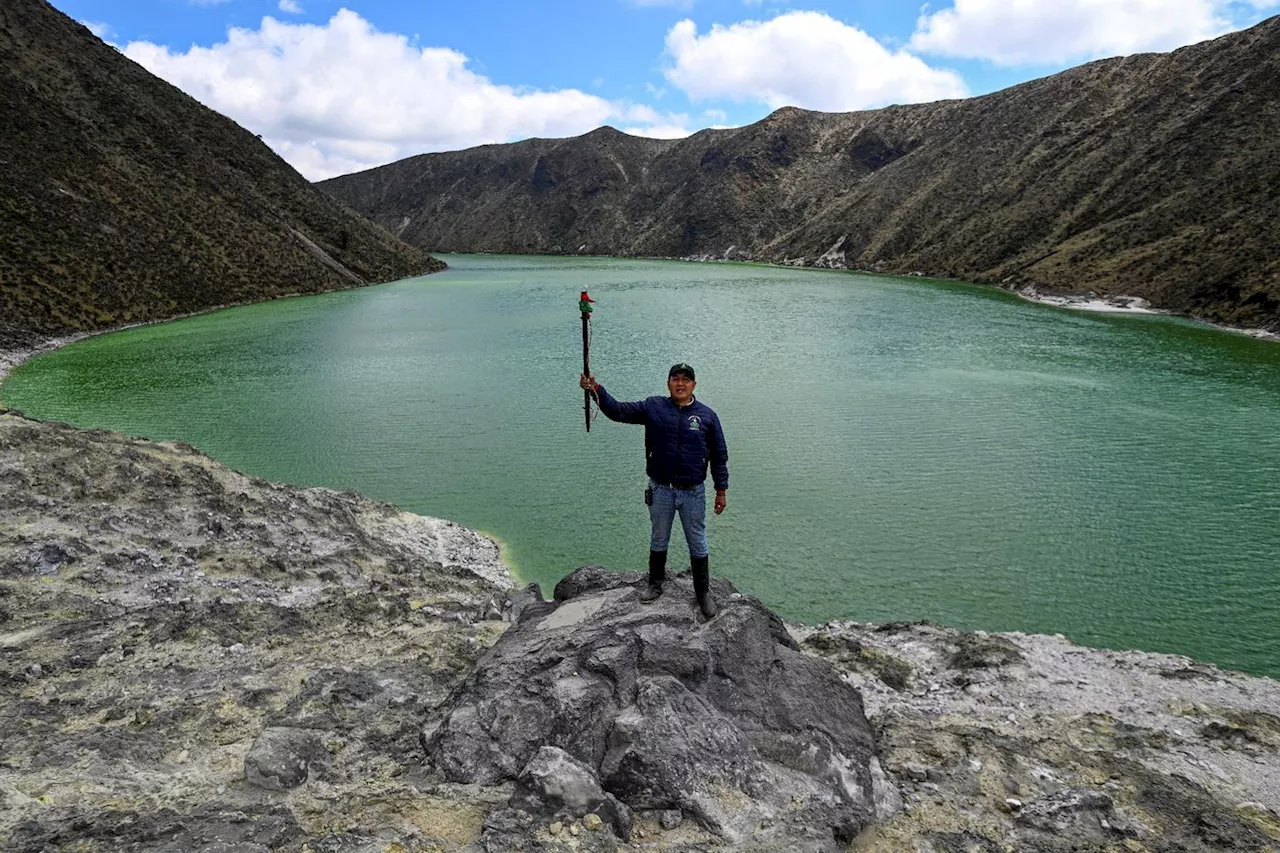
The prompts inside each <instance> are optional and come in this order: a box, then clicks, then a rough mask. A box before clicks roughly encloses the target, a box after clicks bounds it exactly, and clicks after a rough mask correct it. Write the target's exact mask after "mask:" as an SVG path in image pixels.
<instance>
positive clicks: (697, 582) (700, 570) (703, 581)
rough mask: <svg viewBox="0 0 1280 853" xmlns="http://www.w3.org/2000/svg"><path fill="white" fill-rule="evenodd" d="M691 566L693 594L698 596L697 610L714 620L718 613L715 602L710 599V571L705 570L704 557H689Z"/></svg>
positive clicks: (705, 561) (705, 562) (705, 560)
mask: <svg viewBox="0 0 1280 853" xmlns="http://www.w3.org/2000/svg"><path fill="white" fill-rule="evenodd" d="M689 561H690V563H691V564H692V565H693V592H694V594H695V595H697V596H698V609H699V610H701V611H702V615H703V616H705V617H707V618H708V619H714V618H715V616H716V614H717V613H719V612H720V608H718V607H716V600H715V599H714V598H712V597H711V570H710V569H709V568H707V558H706V557H690V558H689Z"/></svg>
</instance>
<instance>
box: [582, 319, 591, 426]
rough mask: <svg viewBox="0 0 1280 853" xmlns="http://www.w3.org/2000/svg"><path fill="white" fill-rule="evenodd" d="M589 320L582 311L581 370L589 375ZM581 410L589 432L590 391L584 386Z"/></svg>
mask: <svg viewBox="0 0 1280 853" xmlns="http://www.w3.org/2000/svg"><path fill="white" fill-rule="evenodd" d="M590 322H591V314H589V313H587V312H585V311H584V312H583V314H582V372H583V374H584V375H586V376H590V375H591V333H590V332H589V331H588V324H589V323H590ZM582 412H583V414H584V415H585V416H586V419H587V432H591V392H590V391H588V390H586V389H585V388H584V389H583V390H582Z"/></svg>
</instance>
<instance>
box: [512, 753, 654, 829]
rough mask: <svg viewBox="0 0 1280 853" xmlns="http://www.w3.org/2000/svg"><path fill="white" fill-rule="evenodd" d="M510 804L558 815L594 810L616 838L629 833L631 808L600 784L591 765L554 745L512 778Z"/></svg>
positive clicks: (573, 817)
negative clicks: (513, 780) (514, 781)
mask: <svg viewBox="0 0 1280 853" xmlns="http://www.w3.org/2000/svg"><path fill="white" fill-rule="evenodd" d="M511 805H512V806H513V807H515V808H520V809H524V810H525V811H529V812H533V813H535V814H537V813H539V812H541V813H543V814H548V815H551V816H553V817H555V818H558V819H568V820H576V819H578V818H581V817H584V816H585V815H588V814H596V815H599V816H600V819H601V820H603V821H604V822H605V823H606V824H609V825H610V826H612V827H613V831H614V832H615V833H616V834H617V835H618V837H619V838H623V839H627V838H630V837H631V810H630V809H628V808H627V807H626V806H625V805H623V804H622V803H621V802H619V801H618V799H617V798H616V797H614V796H613V794H610V793H608V792H607V791H605V790H604V789H603V788H602V787H600V779H599V777H598V776H597V775H596V772H595V771H594V770H593V769H591V768H590V767H588V766H586V765H585V764H583V763H582V762H580V761H578V760H576V759H574V758H573V756H571V755H569V753H567V752H565V751H564V750H563V749H560V748H558V747H554V746H544V747H543V748H542V749H540V750H538V754H537V755H535V756H534V757H533V760H532V761H530V762H529V764H528V765H527V766H526V767H525V768H524V770H523V771H522V772H521V773H520V776H519V777H518V778H517V779H516V790H515V793H514V794H512V796H511Z"/></svg>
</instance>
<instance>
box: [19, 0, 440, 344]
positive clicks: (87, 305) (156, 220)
mask: <svg viewBox="0 0 1280 853" xmlns="http://www.w3.org/2000/svg"><path fill="white" fill-rule="evenodd" d="M0 60H2V61H0V115H2V116H4V119H5V120H4V121H3V122H0V333H2V339H3V340H4V341H5V342H11V341H19V342H22V341H27V340H32V339H35V338H38V337H39V336H49V335H63V334H69V333H75V332H86V331H96V330H103V329H109V328H114V327H118V326H122V325H130V324H136V323H141V322H150V321H154V320H161V319H167V318H170V317H175V316H180V315H184V314H189V313H193V312H196V311H202V310H207V309H209V308H214V307H219V306H222V305H228V304H235V303H241V302H249V301H257V300H260V299H269V298H274V297H276V296H283V295H292V294H297V293H315V292H320V291H324V290H333V289H337V288H340V287H351V286H352V285H354V284H363V283H368V282H373V281H386V280H390V279H396V278H403V277H405V276H408V275H414V274H419V273H424V272H430V271H434V270H438V269H443V268H444V265H443V264H442V263H441V262H440V261H438V260H437V259H435V258H432V257H430V256H429V255H427V254H426V253H425V252H422V251H421V250H420V249H417V248H414V247H411V246H408V245H407V244H404V243H402V242H401V241H399V240H396V239H395V238H394V237H392V236H391V235H389V234H387V233H386V232H385V231H383V230H382V229H380V228H377V227H376V226H373V225H372V224H371V223H369V222H368V221H367V220H366V219H365V218H364V217H362V216H360V215H358V214H356V213H355V212H354V211H351V210H349V209H347V208H345V207H344V206H343V205H341V204H340V203H338V202H335V201H334V200H333V199H332V198H331V197H330V196H328V195H326V194H324V193H321V192H319V191H318V190H316V189H315V188H314V187H313V186H312V185H311V184H310V183H308V182H307V181H306V179H305V178H303V177H302V176H301V175H299V174H298V173H297V172H296V171H295V170H294V169H293V168H292V167H290V166H289V165H288V164H286V163H285V162H284V161H283V160H282V159H280V158H279V157H278V156H277V155H276V154H275V153H274V152H272V151H271V150H270V149H269V148H268V147H267V146H266V144H265V143H263V142H262V140H261V139H259V138H257V137H255V136H254V134H252V133H250V132H249V131H248V130H245V129H244V128H242V127H240V126H239V125H237V124H236V123H235V122H233V121H232V120H231V119H229V118H226V117H225V116H222V115H220V114H218V113H215V112H214V111H212V110H210V109H208V108H206V107H204V106H202V105H200V104H199V103H198V102H196V101H195V100H194V99H193V98H191V97H190V96H189V95H186V94H185V93H183V92H181V91H179V90H178V89H176V88H175V87H173V86H171V85H169V84H168V83H165V82H164V81H162V80H160V79H159V78H157V77H154V76H153V75H151V74H150V73H148V72H147V71H145V70H144V69H143V68H142V67H141V66H139V65H137V64H136V63H134V62H133V61H131V60H129V59H127V58H126V57H124V56H123V55H121V54H120V53H119V52H118V51H117V50H115V49H113V48H112V47H110V46H108V45H106V44H105V43H103V42H102V41H101V40H100V39H98V38H97V37H96V36H94V35H93V34H92V33H90V32H89V31H88V30H87V29H86V28H84V27H83V26H81V25H80V24H78V23H76V22H75V21H73V20H71V19H70V18H68V17H67V16H66V15H64V14H62V13H61V12H59V11H57V10H56V9H54V8H53V7H52V6H50V5H49V4H48V3H46V2H44V0H7V2H6V3H5V4H4V6H3V7H0Z"/></svg>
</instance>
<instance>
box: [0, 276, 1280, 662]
mask: <svg viewBox="0 0 1280 853" xmlns="http://www.w3.org/2000/svg"><path fill="white" fill-rule="evenodd" d="M446 259H447V260H448V261H449V263H450V264H451V266H452V269H451V270H450V271H448V272H446V273H443V274H440V275H435V276H430V277H426V278H417V279H409V280H405V281H399V282H394V283H391V284H385V285H379V286H376V287H370V288H363V289H358V290H351V291H343V292H340V293H332V294H325V295H321V296H314V297H307V298H298V299H285V300H278V301H275V302H270V303H263V304H258V305H251V306H245V307H240V308H233V309H228V310H225V311H219V312H216V313H212V314H207V315H203V316H199V317H194V318H190V319H186V320H181V321H177V322H173V323H168V324H163V325H157V326H150V327H144V328H138V329H132V330H129V331H126V332H120V333H117V334H111V335H105V336H102V337H97V338H92V339H88V340H84V341H81V342H79V343H77V344H74V345H72V346H69V347H66V348H64V349H62V350H59V351H57V352H55V353H52V354H50V355H48V356H45V357H42V358H39V359H37V360H35V361H32V362H30V363H28V364H27V365H25V366H23V367H21V368H19V369H18V370H17V371H16V372H15V373H14V374H13V375H12V376H11V377H10V379H9V380H8V381H7V382H6V383H5V385H4V389H3V390H4V400H5V402H6V403H7V404H8V405H10V406H12V407H14V408H18V409H22V410H24V411H25V412H26V413H27V414H28V415H30V416H33V417H39V418H45V419H56V420H63V421H68V422H70V423H74V424H78V425H82V426H95V427H107V428H110V429H114V430H121V431H124V432H128V433H132V434H136V435H143V436H148V437H151V438H156V439H180V440H183V441H188V442H190V443H192V444H194V445H196V446H197V447H199V448H200V449H201V450H203V451H205V452H207V453H209V454H210V455H212V456H215V457H217V458H218V459H220V460H222V461H224V462H226V463H227V464H228V465H230V466H232V467H233V468H236V469H238V470H241V471H244V472H246V473H250V474H254V475H258V476H261V477H265V478H268V479H271V480H282V481H287V482H290V483H297V484H303V485H324V486H330V487H334V488H341V489H346V488H354V489H359V490H360V491H362V492H364V493H365V494H367V495H369V496H370V497H373V498H377V499H380V500H385V501H389V502H391V503H394V504H397V505H399V506H401V507H404V508H406V509H409V510H412V511H413V512H418V513H423V514H427V515H435V516H442V517H446V518H451V519H454V520H456V521H458V522H460V523H462V524H464V525H467V526H469V527H473V528H476V529H478V530H482V531H484V532H486V533H489V534H490V535H492V536H494V537H495V538H497V539H499V540H500V541H501V542H502V544H503V548H504V556H505V559H506V561H507V563H508V565H510V566H511V568H512V569H513V571H514V572H515V573H516V574H517V576H518V578H519V579H520V580H521V581H537V582H539V583H540V584H542V587H543V590H544V593H546V594H548V595H549V594H550V589H551V587H552V586H553V585H554V583H555V581H556V580H557V579H559V578H560V577H561V576H563V575H564V574H566V573H568V572H569V571H571V570H572V569H573V568H575V567H577V566H579V565H583V564H588V563H598V564H601V565H605V566H608V567H610V568H614V569H630V570H640V569H643V568H644V566H645V561H646V555H647V548H648V539H647V536H648V519H647V516H646V514H645V508H644V505H643V496H642V492H643V489H644V483H645V480H644V474H643V467H644V466H643V435H642V432H643V431H642V429H641V428H640V427H635V426H628V425H624V424H616V423H613V422H610V421H608V420H606V419H605V418H604V417H603V416H601V417H599V418H597V419H596V421H595V422H594V423H593V425H592V429H591V431H590V433H587V432H586V431H585V429H584V425H583V411H582V392H581V390H580V389H579V388H578V385H577V378H578V373H579V371H580V370H581V366H582V354H581V326H580V323H579V320H578V312H577V295H578V292H579V291H580V290H582V289H584V288H589V289H590V291H591V295H592V297H593V298H595V299H596V301H597V303H598V304H597V307H596V314H595V320H594V321H593V323H592V325H593V327H594V338H593V344H592V366H593V368H594V372H595V373H596V375H597V377H598V378H599V379H600V381H601V382H602V383H603V384H605V386H606V387H608V388H609V390H610V391H611V392H612V393H613V394H614V395H615V396H617V397H618V398H619V399H624V400H634V399H639V398H641V397H645V396H649V395H652V394H659V393H664V392H665V377H666V371H667V368H668V367H669V366H670V365H671V363H672V362H675V361H687V362H690V363H691V364H693V365H694V366H695V367H696V368H697V371H698V397H699V399H701V400H702V401H703V402H705V403H707V404H708V405H710V406H711V407H712V408H714V409H715V410H716V411H717V412H718V413H719V415H720V417H721V420H722V421H723V423H724V427H725V433H726V435H727V438H728V442H729V454H730V459H729V468H730V474H731V488H730V503H729V508H728V510H727V511H726V512H725V514H724V515H722V516H719V517H713V518H712V520H711V522H710V525H709V527H710V539H711V567H712V572H713V573H714V574H718V575H723V576H726V577H728V578H730V579H731V580H732V581H733V582H734V583H735V584H736V585H737V586H738V588H739V589H740V590H742V591H744V592H746V593H749V594H752V595H756V596H759V597H760V598H762V599H763V600H764V601H765V602H767V603H768V604H769V605H770V606H772V607H774V608H775V609H776V610H777V611H778V612H779V613H780V614H782V615H783V616H784V617H785V618H787V619H790V620H794V621H800V622H808V623H817V622H822V621H825V620H827V619H837V618H838V619H855V620H859V621H870V622H884V621H899V620H920V619H928V620H932V621H934V622H940V623H943V624H948V625H954V626H958V627H962V628H971V629H976V628H982V629H987V630H1018V631H1035V632H1046V633H1063V634H1066V635H1067V636H1069V637H1070V638H1072V639H1073V640H1075V641H1077V642H1080V643H1084V644H1088V645H1095V646H1105V647H1113V648H1141V649H1146V650H1150V651H1168V652H1178V653H1182V654H1187V655H1191V656H1194V657H1197V658H1200V659H1204V660H1208V661H1212V662H1215V663H1218V664H1220V665H1222V666H1226V667H1232V668H1237V669H1243V670H1247V671H1251V672H1255V673H1261V674H1267V675H1272V676H1280V557H1278V556H1277V555H1280V345H1277V344H1275V343H1269V342H1266V341H1260V340H1256V339H1253V338H1250V337H1248V336H1245V335H1239V334H1232V333H1229V332H1224V331H1220V330H1216V329H1212V328H1208V327H1205V326H1202V325H1198V324H1195V323H1192V322H1189V321H1185V320H1179V319H1175V318H1170V317H1158V316H1140V315H1126V316H1117V315H1112V314H1086V313H1079V312H1071V311H1068V310H1064V309H1057V308H1050V307H1046V306H1041V305H1034V304H1031V303H1029V302H1026V301H1023V300H1021V299H1019V298H1017V297H1015V296H1012V295H1010V294H1007V293H1003V292H999V291H995V290H991V289H986V288H980V287H975V286H969V285H963V284H956V283H949V282H936V281H929V280H923V279H896V278H888V277H877V276H866V275H857V274H851V273H847V272H835V271H815V270H791V269H782V268H774V267H764V266H753V265H740V264H694V263H680V262H674V261H638V260H622V259H596V258H569V259H566V258H535V257H504V256H454V257H446ZM682 547H683V537H681V536H680V534H679V532H678V531H677V532H676V534H675V535H674V536H673V540H672V555H673V560H672V563H673V564H674V565H676V566H677V567H680V566H684V565H687V555H684V554H683V553H682Z"/></svg>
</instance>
